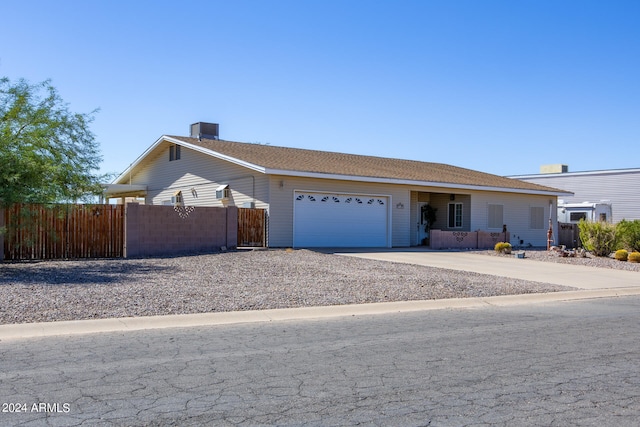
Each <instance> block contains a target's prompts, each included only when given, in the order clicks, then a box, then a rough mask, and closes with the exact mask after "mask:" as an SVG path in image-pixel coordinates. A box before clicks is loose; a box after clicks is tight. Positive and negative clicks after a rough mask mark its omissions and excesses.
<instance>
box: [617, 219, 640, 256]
mask: <svg viewBox="0 0 640 427" xmlns="http://www.w3.org/2000/svg"><path fill="white" fill-rule="evenodd" d="M616 234H617V235H618V240H619V243H620V247H621V248H625V249H627V250H629V251H633V252H640V220H638V219H636V220H635V221H627V220H626V219H623V220H622V221H620V222H619V223H618V225H617V226H616Z"/></svg>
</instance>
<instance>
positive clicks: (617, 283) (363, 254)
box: [332, 248, 640, 290]
mask: <svg viewBox="0 0 640 427" xmlns="http://www.w3.org/2000/svg"><path fill="white" fill-rule="evenodd" d="M332 253H334V254H336V255H344V256H354V257H360V258H368V259H376V260H381V261H390V262H402V263H407V264H416V265H425V266H429V267H438V268H448V269H451V270H460V271H473V272H475V273H482V274H491V275H494V276H502V277H512V278H514V279H524V280H531V281H534V282H542V283H553V284H556V285H564V286H573V287H576V288H579V289H588V290H595V289H616V288H633V287H640V274H638V273H637V272H635V271H622V270H613V269H608V268H596V267H589V266H583V265H568V264H559V263H554V262H543V261H534V260H530V259H526V258H525V259H517V258H515V257H514V258H506V257H493V256H487V255H482V254H477V253H467V252H448V251H427V250H423V249H410V248H402V249H387V250H375V249H374V250H344V251H343V250H336V251H335V252H334V251H332Z"/></svg>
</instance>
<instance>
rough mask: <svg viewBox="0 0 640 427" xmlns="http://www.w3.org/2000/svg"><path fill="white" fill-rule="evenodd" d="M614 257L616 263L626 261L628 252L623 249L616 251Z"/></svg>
mask: <svg viewBox="0 0 640 427" xmlns="http://www.w3.org/2000/svg"><path fill="white" fill-rule="evenodd" d="M614 256H615V258H616V259H617V260H618V261H626V260H627V258H629V252H627V251H626V250H625V249H618V250H617V251H616V254H615V255H614Z"/></svg>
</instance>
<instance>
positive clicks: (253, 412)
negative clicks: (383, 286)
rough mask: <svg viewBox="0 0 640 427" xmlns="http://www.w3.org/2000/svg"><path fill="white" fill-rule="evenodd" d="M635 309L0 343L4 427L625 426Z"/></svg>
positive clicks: (523, 308) (628, 302)
mask: <svg viewBox="0 0 640 427" xmlns="http://www.w3.org/2000/svg"><path fill="white" fill-rule="evenodd" d="M639 325H640V297H638V296H627V297H618V298H606V299H592V300H580V301H564V302H548V303H539V304H531V305H512V306H503V307H500V306H490V305H485V306H482V307H476V308H470V309H462V310H460V309H447V310H435V311H417V312H409V313H395V314H381V315H356V316H349V317H341V318H331V319H316V320H288V321H273V322H268V323H266V322H263V323H248V324H233V325H218V326H206V327H205V326H203V327H191V328H176V329H156V330H153V329H152V330H143V331H129V332H112V333H95V334H87V335H75V336H54V337H46V338H30V339H12V340H5V341H1V342H0V360H1V363H2V369H1V372H0V400H1V401H2V402H1V403H2V408H0V409H1V410H2V412H1V413H0V425H3V426H4V425H12V426H17V425H20V426H41V425H53V426H96V425H98V426H99V425H122V426H124V425H126V426H136V425H154V426H164V425H176V426H178V425H179V426H185V425H187V426H189V425H192V426H196V425H197V426H200V425H223V426H224V425H247V426H249V425H279V426H293V425H295V426H299V425H309V426H334V425H335V426H338V425H340V426H343V425H384V426H394V425H397V426H424V425H431V426H471V425H509V426H514V425H518V426H521V425H524V426H526V425H545V426H549V425H563V426H564V425H581V426H585V425H586V426H605V425H615V426H625V425H628V426H632V425H634V426H635V425H637V422H638V420H639V419H640V339H639V338H640V336H639V335H640V332H638V326H639Z"/></svg>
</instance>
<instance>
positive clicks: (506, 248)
mask: <svg viewBox="0 0 640 427" xmlns="http://www.w3.org/2000/svg"><path fill="white" fill-rule="evenodd" d="M493 249H494V250H495V251H496V252H498V253H505V252H511V243H509V242H498V243H496V245H495V246H494V247H493Z"/></svg>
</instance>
